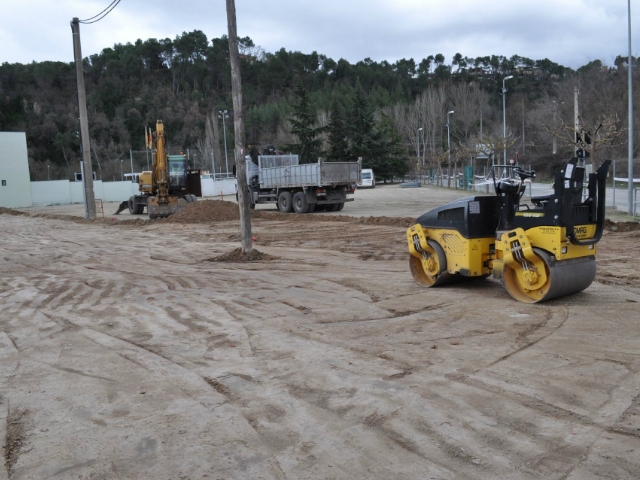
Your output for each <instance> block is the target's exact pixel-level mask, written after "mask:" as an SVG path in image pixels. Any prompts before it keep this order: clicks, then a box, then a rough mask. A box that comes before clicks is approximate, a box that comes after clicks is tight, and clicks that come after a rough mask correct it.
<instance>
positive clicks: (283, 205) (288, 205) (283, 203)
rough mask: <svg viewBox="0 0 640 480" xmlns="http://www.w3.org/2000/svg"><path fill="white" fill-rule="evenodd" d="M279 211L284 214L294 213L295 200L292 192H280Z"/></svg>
mask: <svg viewBox="0 0 640 480" xmlns="http://www.w3.org/2000/svg"><path fill="white" fill-rule="evenodd" d="M278 210H280V211H281V212H282V213H289V212H293V198H292V196H291V192H287V191H284V192H280V195H278Z"/></svg>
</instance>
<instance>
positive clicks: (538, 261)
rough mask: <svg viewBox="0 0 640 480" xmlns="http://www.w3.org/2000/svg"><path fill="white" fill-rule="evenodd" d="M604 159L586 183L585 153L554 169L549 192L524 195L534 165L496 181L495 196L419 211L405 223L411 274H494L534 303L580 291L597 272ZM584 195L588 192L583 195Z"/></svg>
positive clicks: (442, 278)
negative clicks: (411, 222)
mask: <svg viewBox="0 0 640 480" xmlns="http://www.w3.org/2000/svg"><path fill="white" fill-rule="evenodd" d="M610 164H611V161H610V160H607V161H605V162H604V163H603V164H602V165H601V166H600V168H598V170H597V171H596V172H595V173H590V174H589V176H588V183H587V188H586V189H585V188H584V183H585V171H586V169H585V165H584V160H583V159H579V158H576V157H574V158H572V159H571V160H570V161H569V162H568V163H567V164H566V165H565V167H564V168H563V169H562V170H560V171H559V172H556V174H555V182H554V184H553V194H551V195H545V196H539V197H531V199H530V201H528V202H522V197H523V195H524V193H525V188H526V183H525V180H526V179H530V178H535V172H534V171H526V170H524V169H522V168H520V167H518V166H508V165H502V166H499V167H500V168H501V169H503V171H508V172H510V173H509V175H506V176H505V177H506V178H504V179H500V180H498V181H496V180H495V175H494V177H493V178H494V188H495V192H496V195H495V196H475V197H468V198H463V199H460V200H456V201H453V202H450V203H447V204H446V205H443V206H441V207H439V208H436V209H434V210H431V211H429V212H427V213H425V214H423V215H422V216H420V217H418V219H417V220H416V223H415V224H414V225H413V226H411V227H409V229H408V230H407V242H408V245H409V253H410V258H409V266H410V268H411V273H412V274H413V278H415V280H416V281H417V282H418V283H419V284H421V285H425V286H427V287H437V286H440V285H445V284H450V283H454V282H461V281H469V280H480V279H485V278H487V277H489V276H490V275H493V278H495V279H499V280H501V281H502V284H503V285H504V287H505V288H506V289H507V291H508V292H509V294H510V295H511V296H512V297H513V298H515V299H516V300H519V301H521V302H525V303H537V302H541V301H545V300H550V299H552V298H557V297H561V296H564V295H570V294H573V293H577V292H580V291H582V290H584V289H585V288H587V287H588V286H589V285H591V282H593V280H594V278H595V276H596V262H595V255H596V243H598V241H599V240H600V238H601V237H602V231H603V229H604V220H605V201H606V183H605V182H606V178H607V174H608V171H609V165H610ZM585 197H586V198H585Z"/></svg>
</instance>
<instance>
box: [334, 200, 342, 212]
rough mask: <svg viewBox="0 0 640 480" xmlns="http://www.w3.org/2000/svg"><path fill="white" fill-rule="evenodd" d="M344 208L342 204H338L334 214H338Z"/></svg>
mask: <svg viewBox="0 0 640 480" xmlns="http://www.w3.org/2000/svg"><path fill="white" fill-rule="evenodd" d="M343 208H344V202H342V203H339V204H338V208H336V209H335V211H336V212H339V211H340V210H342V209H343Z"/></svg>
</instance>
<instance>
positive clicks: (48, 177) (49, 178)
mask: <svg viewBox="0 0 640 480" xmlns="http://www.w3.org/2000/svg"><path fill="white" fill-rule="evenodd" d="M50 167H51V165H47V180H51V175H49V168H50Z"/></svg>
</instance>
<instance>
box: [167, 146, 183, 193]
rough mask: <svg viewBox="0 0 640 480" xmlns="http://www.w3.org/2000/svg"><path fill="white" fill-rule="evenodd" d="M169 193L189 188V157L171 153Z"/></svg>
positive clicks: (169, 160)
mask: <svg viewBox="0 0 640 480" xmlns="http://www.w3.org/2000/svg"><path fill="white" fill-rule="evenodd" d="M167 163H168V166H169V193H181V192H183V191H185V190H186V189H187V157H186V156H184V155H169V158H168V159H167Z"/></svg>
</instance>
